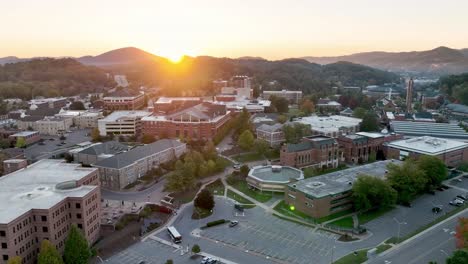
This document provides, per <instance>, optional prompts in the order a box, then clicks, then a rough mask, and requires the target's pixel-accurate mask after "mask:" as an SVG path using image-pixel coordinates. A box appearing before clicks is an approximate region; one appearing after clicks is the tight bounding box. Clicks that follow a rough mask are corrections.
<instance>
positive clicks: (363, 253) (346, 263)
mask: <svg viewBox="0 0 468 264" xmlns="http://www.w3.org/2000/svg"><path fill="white" fill-rule="evenodd" d="M365 261H367V250H360V251H357V254H356V255H355V254H354V253H350V254H348V255H346V256H344V257H342V258H340V259H339V260H337V261H335V262H333V264H359V263H363V262H365Z"/></svg>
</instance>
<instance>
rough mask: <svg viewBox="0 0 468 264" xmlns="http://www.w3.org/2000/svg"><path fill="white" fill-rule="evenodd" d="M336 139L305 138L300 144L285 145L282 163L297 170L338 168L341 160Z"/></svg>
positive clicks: (282, 151)
mask: <svg viewBox="0 0 468 264" xmlns="http://www.w3.org/2000/svg"><path fill="white" fill-rule="evenodd" d="M340 155H341V153H340V152H339V147H338V143H337V142H336V139H334V138H331V137H327V136H310V137H304V138H303V139H302V142H300V143H298V144H284V145H283V146H282V147H281V151H280V163H281V165H283V166H291V167H296V168H305V167H315V168H319V169H322V168H336V167H338V162H339V160H340V158H341V157H340Z"/></svg>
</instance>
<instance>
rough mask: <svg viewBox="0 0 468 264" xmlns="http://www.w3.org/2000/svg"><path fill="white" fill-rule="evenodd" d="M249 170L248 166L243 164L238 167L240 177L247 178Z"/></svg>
mask: <svg viewBox="0 0 468 264" xmlns="http://www.w3.org/2000/svg"><path fill="white" fill-rule="evenodd" d="M249 171H250V168H249V166H248V165H246V164H244V165H242V166H241V167H240V169H239V172H240V175H241V176H242V177H247V175H248V174H249Z"/></svg>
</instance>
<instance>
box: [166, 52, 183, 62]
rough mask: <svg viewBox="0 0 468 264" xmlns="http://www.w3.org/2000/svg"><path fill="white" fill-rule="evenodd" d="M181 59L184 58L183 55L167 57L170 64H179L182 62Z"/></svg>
mask: <svg viewBox="0 0 468 264" xmlns="http://www.w3.org/2000/svg"><path fill="white" fill-rule="evenodd" d="M183 58H184V55H180V54H173V55H168V56H167V59H168V60H169V61H170V62H172V63H179V62H181V61H182V59H183Z"/></svg>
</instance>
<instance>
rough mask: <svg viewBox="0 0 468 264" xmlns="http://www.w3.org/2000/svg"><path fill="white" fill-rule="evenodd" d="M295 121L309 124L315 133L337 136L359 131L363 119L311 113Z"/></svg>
mask: <svg viewBox="0 0 468 264" xmlns="http://www.w3.org/2000/svg"><path fill="white" fill-rule="evenodd" d="M294 122H297V123H301V124H304V125H309V126H310V128H311V132H312V134H313V135H322V136H328V137H333V138H337V137H339V136H340V135H343V134H353V133H356V132H359V129H360V124H361V122H362V119H360V118H354V117H348V116H341V115H332V116H318V115H311V116H306V117H301V118H296V119H295V120H294Z"/></svg>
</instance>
